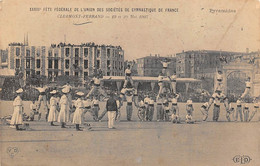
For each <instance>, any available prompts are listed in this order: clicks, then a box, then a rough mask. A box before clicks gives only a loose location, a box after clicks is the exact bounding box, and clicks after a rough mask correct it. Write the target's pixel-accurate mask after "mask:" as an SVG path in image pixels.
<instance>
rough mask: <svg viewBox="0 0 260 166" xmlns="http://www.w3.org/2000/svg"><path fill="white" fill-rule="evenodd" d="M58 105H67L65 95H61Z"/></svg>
mask: <svg viewBox="0 0 260 166" xmlns="http://www.w3.org/2000/svg"><path fill="white" fill-rule="evenodd" d="M60 105H68V98H67V96H66V95H62V96H61V99H60Z"/></svg>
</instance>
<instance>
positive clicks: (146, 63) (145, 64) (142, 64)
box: [137, 54, 176, 77]
mask: <svg viewBox="0 0 260 166" xmlns="http://www.w3.org/2000/svg"><path fill="white" fill-rule="evenodd" d="M164 59H168V60H169V61H171V63H170V64H169V65H168V69H169V73H170V74H173V73H174V72H176V57H174V56H169V57H161V56H160V55H159V54H155V55H154V56H153V55H152V54H150V56H146V57H142V58H139V59H137V73H138V75H139V76H152V77H157V76H158V75H159V74H160V72H161V71H162V69H163V66H162V62H161V61H163V60H164Z"/></svg>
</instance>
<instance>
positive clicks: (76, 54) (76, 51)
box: [75, 48, 79, 57]
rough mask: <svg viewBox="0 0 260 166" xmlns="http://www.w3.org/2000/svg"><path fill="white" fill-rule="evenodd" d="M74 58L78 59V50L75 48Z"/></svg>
mask: <svg viewBox="0 0 260 166" xmlns="http://www.w3.org/2000/svg"><path fill="white" fill-rule="evenodd" d="M75 57H79V48H75Z"/></svg>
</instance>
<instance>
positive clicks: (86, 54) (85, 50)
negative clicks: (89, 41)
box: [84, 48, 88, 57]
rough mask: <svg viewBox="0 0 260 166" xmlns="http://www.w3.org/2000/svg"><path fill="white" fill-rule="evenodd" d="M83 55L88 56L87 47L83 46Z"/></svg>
mask: <svg viewBox="0 0 260 166" xmlns="http://www.w3.org/2000/svg"><path fill="white" fill-rule="evenodd" d="M84 56H85V57H87V56H88V48H84Z"/></svg>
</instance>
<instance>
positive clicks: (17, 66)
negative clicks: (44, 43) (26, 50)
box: [15, 59, 20, 68]
mask: <svg viewBox="0 0 260 166" xmlns="http://www.w3.org/2000/svg"><path fill="white" fill-rule="evenodd" d="M15 65H16V68H20V59H16V60H15Z"/></svg>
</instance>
